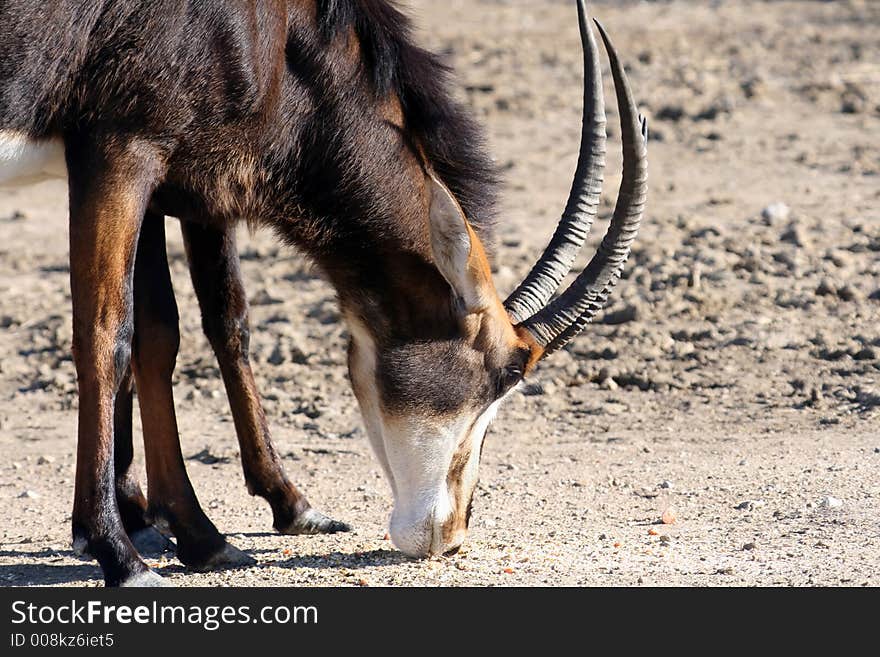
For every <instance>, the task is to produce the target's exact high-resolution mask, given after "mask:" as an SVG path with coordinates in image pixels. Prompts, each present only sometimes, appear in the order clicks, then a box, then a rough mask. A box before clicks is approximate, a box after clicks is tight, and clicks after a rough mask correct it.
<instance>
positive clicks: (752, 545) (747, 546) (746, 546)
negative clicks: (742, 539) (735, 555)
mask: <svg viewBox="0 0 880 657" xmlns="http://www.w3.org/2000/svg"><path fill="white" fill-rule="evenodd" d="M757 548H758V545H757V543H746V544H744V545H743V548H742V549H743V550H746V551H748V550H756V549H757Z"/></svg>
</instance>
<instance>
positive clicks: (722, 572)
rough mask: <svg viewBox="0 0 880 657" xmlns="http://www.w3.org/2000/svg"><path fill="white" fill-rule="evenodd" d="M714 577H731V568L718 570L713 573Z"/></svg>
mask: <svg viewBox="0 0 880 657" xmlns="http://www.w3.org/2000/svg"><path fill="white" fill-rule="evenodd" d="M715 574H716V575H733V568H731V567H730V566H727V567H726V568H719V569H717V570H716V571H715Z"/></svg>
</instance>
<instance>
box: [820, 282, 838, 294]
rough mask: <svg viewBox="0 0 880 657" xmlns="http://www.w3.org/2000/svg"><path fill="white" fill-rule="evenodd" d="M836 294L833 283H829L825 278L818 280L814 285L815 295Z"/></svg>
mask: <svg viewBox="0 0 880 657" xmlns="http://www.w3.org/2000/svg"><path fill="white" fill-rule="evenodd" d="M834 294H837V290H836V289H835V287H834V285H832V284H831V282H830V281H828V280H827V279H823V280H822V281H820V282H819V285H818V287H816V295H817V296H820V297H827V296H832V295H834Z"/></svg>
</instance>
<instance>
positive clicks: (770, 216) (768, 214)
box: [761, 201, 791, 225]
mask: <svg viewBox="0 0 880 657" xmlns="http://www.w3.org/2000/svg"><path fill="white" fill-rule="evenodd" d="M790 213H791V208H789V207H788V206H787V205H786V204H785V203H782V202H781V201H777V202H776V203H771V204H770V205H768V206H767V207H766V208H764V209H763V210H761V218H762V219H763V220H764V222H765V223H766V224H768V225H769V224H774V223H777V222H780V221H785V220H786V219H788V215H789V214H790Z"/></svg>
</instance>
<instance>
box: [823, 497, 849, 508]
mask: <svg viewBox="0 0 880 657" xmlns="http://www.w3.org/2000/svg"><path fill="white" fill-rule="evenodd" d="M819 506H821V507H822V508H823V509H839V508H840V507H842V506H843V500H841V499H838V498H836V497H831V496H830V495H827V496H825V497H823V498H822V499H821V500H819Z"/></svg>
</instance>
